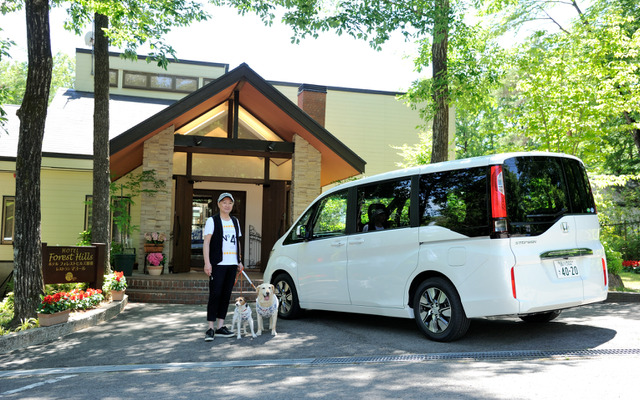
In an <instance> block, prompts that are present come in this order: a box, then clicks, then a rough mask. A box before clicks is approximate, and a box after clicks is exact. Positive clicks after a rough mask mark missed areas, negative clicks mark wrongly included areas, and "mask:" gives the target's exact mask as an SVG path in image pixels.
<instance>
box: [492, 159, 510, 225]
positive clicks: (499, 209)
mask: <svg viewBox="0 0 640 400" xmlns="http://www.w3.org/2000/svg"><path fill="white" fill-rule="evenodd" d="M491 220H492V221H493V233H498V234H499V233H506V232H507V202H506V198H505V195H504V180H503V179H502V166H501V165H494V166H492V167H491Z"/></svg>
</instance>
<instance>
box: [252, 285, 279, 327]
mask: <svg viewBox="0 0 640 400" xmlns="http://www.w3.org/2000/svg"><path fill="white" fill-rule="evenodd" d="M275 289H276V288H275V286H273V285H272V284H270V283H263V284H261V285H258V287H257V288H256V291H257V292H258V296H257V298H256V314H257V315H256V318H257V320H258V330H257V331H256V335H258V336H259V335H261V334H262V329H263V322H262V318H269V328H270V329H271V334H272V335H273V336H275V335H277V333H276V321H277V320H278V304H279V303H278V297H276V293H275Z"/></svg>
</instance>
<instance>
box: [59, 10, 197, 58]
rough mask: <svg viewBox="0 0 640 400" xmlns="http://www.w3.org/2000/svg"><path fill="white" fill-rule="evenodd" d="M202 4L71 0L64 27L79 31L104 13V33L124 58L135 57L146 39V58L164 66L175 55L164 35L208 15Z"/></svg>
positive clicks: (79, 33)
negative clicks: (107, 24) (105, 27)
mask: <svg viewBox="0 0 640 400" xmlns="http://www.w3.org/2000/svg"><path fill="white" fill-rule="evenodd" d="M202 7H203V5H202V3H201V2H197V1H189V0H144V1H142V0H129V1H126V2H122V1H117V0H74V1H72V2H70V3H69V8H68V9H67V13H68V14H69V20H67V21H66V22H65V29H67V30H71V31H74V32H76V33H77V34H78V35H81V34H83V32H82V30H83V29H84V27H85V26H87V25H90V24H91V23H92V22H93V17H94V14H96V13H98V14H102V15H105V16H107V17H108V18H109V28H107V29H106V31H105V33H106V35H107V37H108V38H109V42H110V45H111V46H114V47H118V48H122V49H123V54H124V55H123V57H124V58H127V59H131V60H137V55H136V51H137V48H138V46H140V45H142V44H145V43H146V44H148V45H149V47H150V48H151V52H150V53H149V55H148V57H147V62H151V61H155V62H156V63H157V64H158V66H160V67H163V68H165V69H166V68H167V65H168V64H169V58H168V57H169V56H170V57H172V58H174V59H175V50H174V49H173V47H172V46H170V45H169V44H167V43H166V42H165V41H164V39H163V36H164V35H166V34H167V33H168V32H170V31H171V28H172V27H174V26H189V24H191V23H192V22H195V21H203V20H206V19H208V18H209V15H208V14H207V13H206V12H205V11H204V10H203V9H202Z"/></svg>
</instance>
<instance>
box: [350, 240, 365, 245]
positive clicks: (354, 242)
mask: <svg viewBox="0 0 640 400" xmlns="http://www.w3.org/2000/svg"><path fill="white" fill-rule="evenodd" d="M362 243H364V239H351V240H349V244H362Z"/></svg>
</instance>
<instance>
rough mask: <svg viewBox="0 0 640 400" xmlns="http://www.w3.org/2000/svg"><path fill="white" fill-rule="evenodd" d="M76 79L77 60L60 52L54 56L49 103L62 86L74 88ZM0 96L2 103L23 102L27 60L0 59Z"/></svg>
mask: <svg viewBox="0 0 640 400" xmlns="http://www.w3.org/2000/svg"><path fill="white" fill-rule="evenodd" d="M74 79H75V61H74V60H73V59H72V58H71V57H69V56H68V55H66V54H63V53H58V54H56V55H55V56H54V57H53V70H52V77H51V88H50V91H49V103H51V101H52V100H53V98H54V97H55V94H56V92H57V91H58V89H60V88H72V87H73V83H74ZM0 81H1V82H3V83H2V85H1V86H0V92H3V94H0V96H3V97H4V98H0V99H1V100H2V101H1V102H0V103H2V104H18V105H19V104H22V98H23V97H24V92H25V89H26V87H27V62H26V61H23V62H18V61H16V62H10V61H0Z"/></svg>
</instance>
